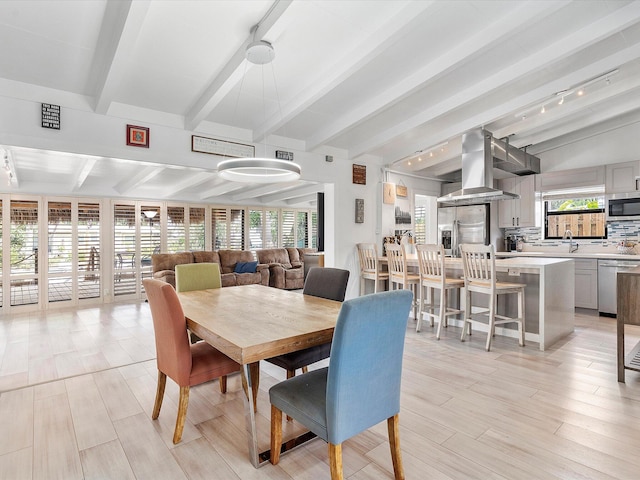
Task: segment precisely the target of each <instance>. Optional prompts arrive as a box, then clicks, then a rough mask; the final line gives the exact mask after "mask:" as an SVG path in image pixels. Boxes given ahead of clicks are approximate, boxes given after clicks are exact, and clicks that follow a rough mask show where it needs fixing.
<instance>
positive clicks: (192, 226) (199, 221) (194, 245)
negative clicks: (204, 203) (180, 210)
mask: <svg viewBox="0 0 640 480" xmlns="http://www.w3.org/2000/svg"><path fill="white" fill-rule="evenodd" d="M204 214H205V209H204V207H195V208H189V250H191V251H198V250H204V249H205V246H204V238H205V219H204Z"/></svg>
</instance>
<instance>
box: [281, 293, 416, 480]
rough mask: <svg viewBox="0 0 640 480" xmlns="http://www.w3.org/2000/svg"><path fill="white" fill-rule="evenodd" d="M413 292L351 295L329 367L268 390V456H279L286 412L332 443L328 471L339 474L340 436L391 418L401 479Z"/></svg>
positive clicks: (391, 435)
mask: <svg viewBox="0 0 640 480" xmlns="http://www.w3.org/2000/svg"><path fill="white" fill-rule="evenodd" d="M412 299H413V297H412V295H411V292H409V291H406V290H395V291H391V292H381V293H374V294H372V295H365V296H362V297H358V298H354V299H351V300H347V301H346V302H344V303H343V304H342V308H341V309H340V314H339V315H338V320H337V323H336V327H335V331H334V335H333V342H332V348H331V357H330V359H329V366H328V367H326V368H322V369H319V370H314V371H312V372H309V373H305V374H303V375H299V376H297V377H293V378H290V379H288V380H285V381H283V382H280V383H278V384H276V385H274V386H273V387H271V388H270V389H269V399H270V401H271V456H270V461H271V463H273V464H274V465H275V464H277V463H278V461H279V460H280V452H281V445H282V412H284V413H286V414H287V415H289V416H291V417H293V418H294V419H295V420H297V421H299V422H300V423H302V424H303V425H304V426H305V427H307V428H308V429H309V430H311V432H313V433H315V434H316V435H317V436H318V437H320V438H322V439H323V440H324V441H326V442H328V444H329V465H330V469H331V478H332V479H333V480H337V479H342V478H343V474H342V442H344V441H345V440H347V439H349V438H351V437H353V436H354V435H357V434H358V433H360V432H363V431H364V430H367V429H368V428H370V427H372V426H374V425H376V424H378V423H380V422H382V421H383V420H387V427H388V432H389V443H390V445H391V457H392V461H393V470H394V473H395V478H396V479H402V478H404V473H403V468H402V457H401V455H400V437H399V428H398V423H399V420H398V413H399V411H400V379H401V376H402V356H403V351H404V338H405V332H406V330H407V318H408V317H409V310H410V308H411V303H412Z"/></svg>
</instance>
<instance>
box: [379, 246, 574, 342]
mask: <svg viewBox="0 0 640 480" xmlns="http://www.w3.org/2000/svg"><path fill="white" fill-rule="evenodd" d="M380 261H381V262H386V257H381V259H380ZM407 262H408V264H409V265H410V266H414V267H417V265H418V258H417V256H416V255H408V256H407ZM446 268H447V275H450V276H457V277H462V260H461V259H460V258H447V260H446ZM496 271H497V276H498V280H503V281H509V282H519V283H524V284H525V285H526V288H525V294H524V295H525V341H527V342H537V343H538V344H539V345H540V350H545V349H547V348H549V347H550V346H551V345H553V344H554V343H556V342H557V341H558V340H560V339H562V338H564V337H566V336H567V335H569V334H571V333H572V332H573V330H574V262H573V260H568V259H563V258H530V257H520V258H504V259H500V258H498V259H496ZM474 295H475V294H474ZM461 297H462V302H463V306H462V308H464V295H462V296H461ZM482 297H485V298H486V295H482V296H481V297H480V299H481V298H482ZM478 303H479V302H476V301H475V300H474V304H478ZM480 303H481V302H480ZM487 305H488V303H487ZM516 309H517V305H516V296H515V295H500V298H499V299H498V313H499V314H501V315H509V316H516V315H515V312H516V311H517V310H516ZM449 324H451V325H456V326H460V327H461V326H462V320H459V319H455V318H450V319H449ZM483 327H484V328H483ZM474 330H480V331H484V332H486V331H487V330H488V326H486V325H484V326H483V325H478V326H476V324H474ZM496 331H497V332H498V333H499V334H501V335H506V336H510V337H513V338H517V335H518V331H517V330H516V329H512V328H507V327H502V328H500V327H496Z"/></svg>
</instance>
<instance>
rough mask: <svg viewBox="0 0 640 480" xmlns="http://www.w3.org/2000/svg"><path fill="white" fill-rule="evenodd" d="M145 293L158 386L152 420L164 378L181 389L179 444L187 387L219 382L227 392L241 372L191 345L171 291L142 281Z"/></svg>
mask: <svg viewBox="0 0 640 480" xmlns="http://www.w3.org/2000/svg"><path fill="white" fill-rule="evenodd" d="M142 283H143V284H144V290H145V292H146V293H147V298H148V299H149V307H150V308H151V316H152V318H153V331H154V334H155V340H156V356H157V358H156V363H157V365H158V386H157V390H156V400H155V404H154V406H153V414H152V415H151V418H153V419H154V420H155V419H157V418H158V416H159V415H160V407H161V406H162V398H163V397H164V388H165V385H166V381H167V376H168V377H169V378H171V379H172V380H173V381H174V382H176V383H177V384H178V386H179V387H180V400H179V402H178V418H177V419H176V427H175V430H174V433H173V443H178V442H180V439H181V438H182V430H183V428H184V422H185V419H186V416H187V407H188V405H189V387H191V386H193V385H199V384H201V383H204V382H208V381H210V380H215V379H216V378H219V379H220V391H221V392H222V393H226V391H227V382H226V380H227V377H226V376H227V375H228V374H230V373H233V372H237V371H239V370H240V364H239V363H236V362H234V361H233V360H231V359H230V358H229V357H227V356H226V355H224V354H223V353H221V352H220V351H218V350H216V349H215V348H213V347H212V346H211V345H209V344H208V343H206V342H198V343H196V344H191V343H190V342H189V337H188V335H187V322H186V319H185V316H184V312H183V310H182V305H180V300H179V299H178V295H177V294H176V291H175V290H174V288H173V287H172V286H171V285H170V284H168V283H166V282H163V281H162V280H155V279H151V278H147V279H144V280H143V281H142Z"/></svg>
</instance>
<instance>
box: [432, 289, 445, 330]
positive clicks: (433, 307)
mask: <svg viewBox="0 0 640 480" xmlns="http://www.w3.org/2000/svg"><path fill="white" fill-rule="evenodd" d="M435 290H436V289H435V288H429V313H430V314H431V315H429V326H431V327H433V321H434V320H433V319H434V316H435V314H436V302H435ZM441 301H442V300H441Z"/></svg>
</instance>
